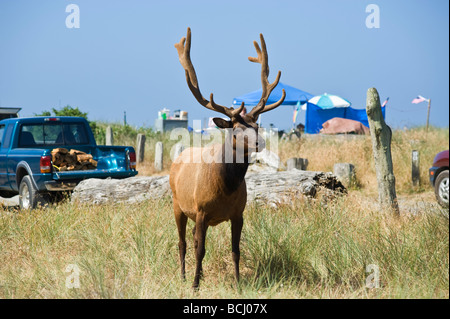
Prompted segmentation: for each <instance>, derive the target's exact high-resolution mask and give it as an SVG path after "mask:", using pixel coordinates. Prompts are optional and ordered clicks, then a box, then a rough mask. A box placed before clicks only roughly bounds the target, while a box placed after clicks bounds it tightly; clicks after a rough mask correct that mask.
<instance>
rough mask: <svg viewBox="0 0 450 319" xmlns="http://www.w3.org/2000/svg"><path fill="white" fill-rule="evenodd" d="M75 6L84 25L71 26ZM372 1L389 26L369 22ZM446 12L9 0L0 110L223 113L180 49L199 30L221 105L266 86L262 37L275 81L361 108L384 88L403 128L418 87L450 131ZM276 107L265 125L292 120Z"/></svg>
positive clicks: (411, 5)
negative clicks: (194, 90)
mask: <svg viewBox="0 0 450 319" xmlns="http://www.w3.org/2000/svg"><path fill="white" fill-rule="evenodd" d="M71 3H74V4H77V5H78V6H79V8H80V28H79V29H69V28H67V27H66V24H65V20H66V17H67V16H68V15H69V13H66V12H65V9H66V6H67V5H69V4H71ZM371 3H373V4H377V5H378V7H379V9H380V28H372V29H369V28H367V27H366V18H367V16H368V15H369V13H366V7H367V5H369V4H371ZM448 12H449V3H448V1H446V0H433V1H402V0H396V1H378V0H370V1H362V0H330V1H326V0H319V1H263V0H259V1H243V0H240V1H234V0H228V1H211V0H210V1H200V0H191V1H137V0H134V1H133V0H131V1H112V0H108V1H104V0H96V1H87V0H71V1H65V0H58V1H57V0H51V1H43V0H33V1H31V0H29V1H25V0H14V1H13V0H0V106H2V107H16V106H18V107H22V111H21V113H20V114H21V116H29V115H33V113H39V112H41V111H43V110H49V109H50V108H52V107H56V108H58V107H59V106H61V107H62V106H64V105H67V104H70V105H71V106H76V107H79V108H80V109H81V110H82V111H85V112H88V113H89V118H90V119H92V120H104V121H117V122H119V121H122V118H123V112H124V111H126V112H127V120H128V122H129V123H130V124H133V125H137V126H142V125H145V126H152V125H153V123H154V119H155V118H156V116H157V112H158V110H160V109H162V108H163V107H166V108H168V109H170V110H172V111H173V110H175V109H182V110H187V111H188V112H189V118H190V120H191V121H192V120H193V119H204V118H207V117H210V116H216V114H214V112H212V111H209V110H207V109H205V108H203V107H202V106H200V105H199V104H198V103H197V102H196V101H195V99H194V97H193V96H192V95H191V93H190V91H189V89H188V87H187V84H186V82H185V76H184V71H183V70H182V67H181V66H180V64H179V62H178V56H177V53H176V50H175V48H174V46H173V45H174V43H176V42H178V41H179V40H180V38H181V37H183V36H185V34H186V29H187V27H188V26H190V27H191V29H192V49H191V57H192V61H193V63H194V66H195V68H196V71H197V76H198V78H199V84H200V88H201V90H202V93H203V95H204V96H209V94H210V92H214V99H215V101H216V102H217V103H219V104H223V105H227V106H231V103H232V101H233V97H235V96H239V95H242V94H245V93H248V92H251V91H254V90H257V89H258V88H260V86H261V84H260V68H259V66H258V65H256V64H253V63H250V62H248V60H247V57H248V56H254V55H255V52H254V47H253V44H252V41H253V40H258V38H259V33H263V34H264V37H265V39H266V43H267V47H268V53H269V65H270V70H271V75H270V77H269V79H270V80H272V81H273V79H274V78H275V75H276V72H277V71H278V70H281V71H282V76H281V81H282V82H284V83H286V84H289V85H291V86H294V87H297V88H299V89H302V90H304V91H307V92H310V93H312V94H317V95H318V94H323V93H325V92H327V93H329V94H337V95H340V96H342V97H344V98H346V99H347V100H349V101H351V102H352V105H353V107H356V108H364V107H365V101H366V92H367V89H368V88H370V87H376V88H377V89H378V91H379V93H380V98H381V100H382V101H384V100H385V99H386V98H387V97H390V101H389V104H388V109H387V118H386V120H387V122H388V124H390V125H391V126H393V127H403V126H405V125H406V126H417V125H424V124H425V121H426V113H427V104H426V103H421V104H418V105H416V104H411V100H412V99H413V98H415V97H416V96H417V95H419V94H420V95H423V96H424V97H426V98H431V100H432V103H431V116H430V123H431V124H432V125H436V126H443V127H448V125H449V120H448V118H449V91H448V87H449V40H448V38H449V13H448ZM266 114H267V115H266ZM266 114H264V115H263V118H262V122H263V125H266V126H267V125H268V124H269V123H274V124H275V125H276V126H277V127H279V128H289V127H290V126H291V123H292V120H291V119H292V107H291V106H280V107H279V108H278V109H276V110H274V111H272V112H271V113H266ZM269 114H270V115H269ZM303 119H304V114H300V117H299V121H301V122H303Z"/></svg>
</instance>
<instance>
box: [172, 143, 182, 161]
mask: <svg viewBox="0 0 450 319" xmlns="http://www.w3.org/2000/svg"><path fill="white" fill-rule="evenodd" d="M183 151H184V146H183V144H181V143H177V144H175V152H174V154H173V159H172V161H175V160H176V159H177V157H178V156H180V154H181V152H183Z"/></svg>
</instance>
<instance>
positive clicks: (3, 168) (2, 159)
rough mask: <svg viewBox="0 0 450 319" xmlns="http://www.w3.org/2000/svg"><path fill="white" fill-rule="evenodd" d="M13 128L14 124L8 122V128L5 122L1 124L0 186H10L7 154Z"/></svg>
mask: <svg viewBox="0 0 450 319" xmlns="http://www.w3.org/2000/svg"><path fill="white" fill-rule="evenodd" d="M13 128H14V125H13V124H8V126H7V127H6V129H5V125H4V124H3V125H0V187H5V186H9V181H8V172H7V168H8V166H7V162H8V161H7V156H8V151H9V146H10V145H11V135H12V130H13Z"/></svg>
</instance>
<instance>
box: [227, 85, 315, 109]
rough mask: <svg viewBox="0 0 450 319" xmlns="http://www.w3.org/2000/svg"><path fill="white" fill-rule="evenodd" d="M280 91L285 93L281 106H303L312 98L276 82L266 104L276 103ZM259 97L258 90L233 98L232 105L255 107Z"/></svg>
mask: <svg viewBox="0 0 450 319" xmlns="http://www.w3.org/2000/svg"><path fill="white" fill-rule="evenodd" d="M282 89H284V90H285V91H286V98H285V99H284V102H283V105H297V102H298V101H300V104H303V103H306V102H307V101H308V100H309V99H311V98H312V97H314V95H312V94H310V93H308V92H305V91H302V90H299V89H296V88H294V87H292V86H290V85H286V84H284V83H281V82H278V85H277V86H276V87H275V88H274V89H273V91H272V93H271V94H270V96H269V99H268V100H267V102H266V104H267V105H269V104H272V103H275V102H277V101H278V100H279V99H280V98H281V95H282ZM261 95H262V89H259V90H257V91H253V92H250V93H247V94H245V95H241V96H238V97H235V98H234V99H233V105H240V104H241V103H242V102H245V105H249V106H252V105H256V104H258V102H259V100H260V99H261Z"/></svg>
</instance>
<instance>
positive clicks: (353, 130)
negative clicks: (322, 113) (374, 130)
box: [320, 117, 370, 135]
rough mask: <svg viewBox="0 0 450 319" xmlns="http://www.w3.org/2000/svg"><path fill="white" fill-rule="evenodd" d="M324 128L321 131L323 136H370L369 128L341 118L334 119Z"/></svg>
mask: <svg viewBox="0 0 450 319" xmlns="http://www.w3.org/2000/svg"><path fill="white" fill-rule="evenodd" d="M322 126H323V128H322V129H321V130H320V133H322V134H361V135H364V134H370V130H369V128H368V127H367V126H364V125H363V124H362V123H361V122H359V121H355V120H350V119H343V118H340V117H334V118H332V119H331V120H328V121H326V122H325V123H323V124H322Z"/></svg>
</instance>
